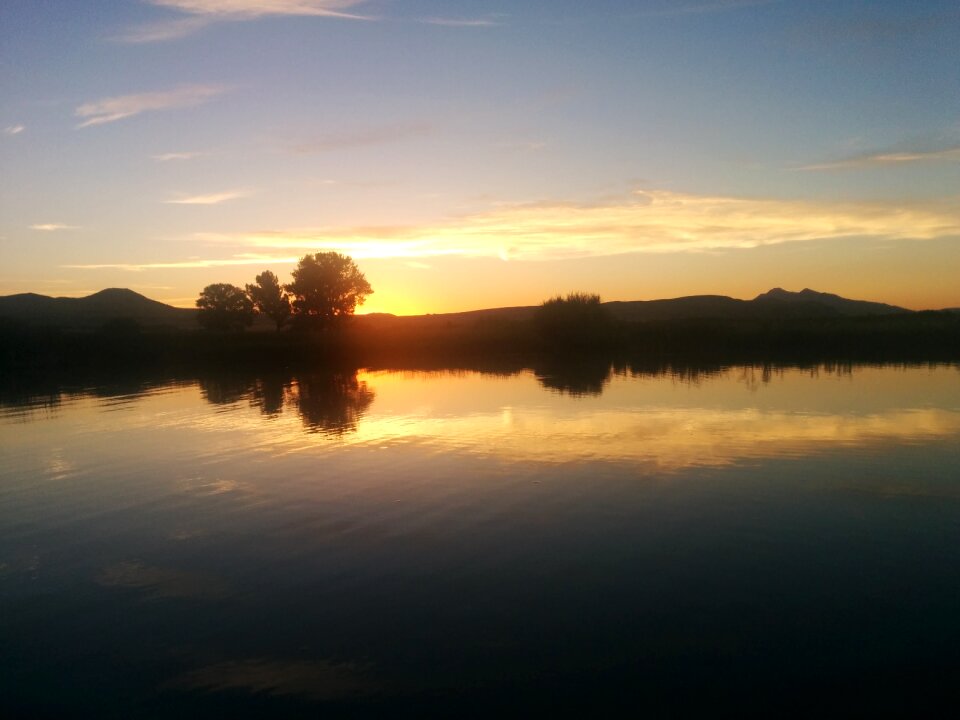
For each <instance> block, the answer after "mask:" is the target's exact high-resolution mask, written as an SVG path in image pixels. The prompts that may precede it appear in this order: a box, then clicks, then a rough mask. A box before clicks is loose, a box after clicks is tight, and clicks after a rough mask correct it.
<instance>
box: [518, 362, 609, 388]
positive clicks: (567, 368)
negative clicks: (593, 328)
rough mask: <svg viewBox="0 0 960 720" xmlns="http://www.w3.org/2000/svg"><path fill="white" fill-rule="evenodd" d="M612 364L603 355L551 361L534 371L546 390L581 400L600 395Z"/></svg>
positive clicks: (540, 365) (541, 364) (607, 379)
mask: <svg viewBox="0 0 960 720" xmlns="http://www.w3.org/2000/svg"><path fill="white" fill-rule="evenodd" d="M610 370H611V363H610V360H609V359H606V358H604V357H603V356H590V355H586V356H580V357H576V358H564V359H558V358H552V359H550V360H548V361H544V362H541V363H538V364H537V366H536V367H534V369H533V374H534V375H536V377H537V380H539V381H540V384H541V385H543V387H545V388H547V389H548V390H555V391H556V392H559V393H562V394H565V395H572V396H573V397H583V396H585V395H600V394H601V393H602V392H603V388H604V387H605V386H606V384H607V383H608V382H609V380H610Z"/></svg>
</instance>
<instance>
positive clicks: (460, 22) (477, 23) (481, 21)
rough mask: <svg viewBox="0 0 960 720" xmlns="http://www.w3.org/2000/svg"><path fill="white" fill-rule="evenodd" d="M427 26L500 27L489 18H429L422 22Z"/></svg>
mask: <svg viewBox="0 0 960 720" xmlns="http://www.w3.org/2000/svg"><path fill="white" fill-rule="evenodd" d="M420 22H421V23H423V24H425V25H441V26H443V27H494V26H496V25H499V24H500V23H498V22H497V21H495V20H491V19H489V18H441V17H428V18H423V19H422V20H420Z"/></svg>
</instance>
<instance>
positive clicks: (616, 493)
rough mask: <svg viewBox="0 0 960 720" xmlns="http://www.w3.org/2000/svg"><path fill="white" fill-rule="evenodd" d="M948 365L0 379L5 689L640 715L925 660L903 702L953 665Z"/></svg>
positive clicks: (268, 703) (216, 706) (93, 707)
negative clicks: (87, 384)
mask: <svg viewBox="0 0 960 720" xmlns="http://www.w3.org/2000/svg"><path fill="white" fill-rule="evenodd" d="M958 380H960V373H958V370H957V368H956V367H947V366H941V367H909V368H893V367H854V368H852V369H851V368H848V369H846V370H840V371H833V370H827V369H824V368H819V369H813V370H810V369H796V368H794V369H785V370H780V371H773V372H769V371H768V372H764V371H763V370H761V369H756V368H731V369H727V370H724V371H720V372H711V373H689V372H686V373H660V374H634V375H631V374H630V373H621V374H613V375H612V376H611V377H609V378H606V377H603V376H601V377H600V378H599V381H598V380H597V378H596V376H595V375H594V376H591V378H589V379H587V380H583V379H577V378H572V379H571V378H569V377H563V376H560V375H558V374H557V373H552V374H551V373H546V372H543V371H541V372H538V373H533V372H530V371H525V372H520V373H515V374H507V375H485V374H480V373H475V372H431V373H423V372H388V371H378V372H372V371H371V372H368V371H364V372H360V373H358V374H354V373H334V374H322V373H312V374H310V373H295V372H291V373H287V374H280V375H275V376H272V377H271V376H256V375H251V376H243V375H235V376H228V377H224V376H220V377H215V378H213V377H211V378H205V379H203V380H201V381H178V382H159V383H153V384H150V385H146V386H144V387H143V388H140V389H138V388H137V387H125V388H112V389H111V388H100V389H92V390H86V391H73V392H60V393H57V392H52V393H51V392H48V393H47V394H46V395H45V396H42V397H34V398H33V399H32V400H26V399H24V398H23V397H21V399H20V400H19V401H16V402H14V401H4V405H3V408H2V413H0V458H2V462H0V528H2V529H0V583H2V587H3V593H2V594H0V618H2V619H0V636H2V637H3V638H4V643H3V644H2V645H3V647H4V649H3V650H2V651H0V663H2V669H3V670H4V671H5V672H6V674H7V676H8V677H10V678H12V679H13V681H14V683H15V684H14V687H15V688H17V690H16V692H15V693H13V694H12V695H10V696H8V697H7V698H6V699H5V700H4V702H6V703H13V705H12V709H13V710H15V711H18V712H19V711H23V710H24V709H25V708H27V709H31V710H33V709H36V708H37V707H40V708H41V709H44V708H45V709H46V710H48V711H50V712H54V713H56V712H61V711H65V710H71V711H72V710H77V709H78V708H80V709H83V710H85V711H88V712H95V713H97V714H109V713H110V712H118V713H121V714H123V713H125V712H126V711H127V710H129V706H128V705H124V703H125V702H126V700H125V698H127V699H129V698H131V697H132V698H136V699H137V702H139V703H141V705H140V707H141V708H145V710H144V713H143V714H145V715H149V714H151V713H155V714H157V715H158V716H162V715H165V714H169V713H174V712H181V711H183V710H184V709H186V708H189V709H191V710H197V709H198V708H201V709H202V708H206V710H208V711H210V712H231V713H234V714H241V715H242V714H244V713H248V714H255V713H256V712H272V713H277V712H280V713H288V712H295V711H296V712H299V711H301V710H302V711H303V712H304V713H305V714H308V715H309V714H310V713H311V712H314V711H315V710H316V708H317V706H318V705H329V704H331V703H333V705H335V706H337V707H341V706H346V705H351V706H352V704H353V703H356V702H361V703H372V705H370V706H369V707H375V708H379V709H381V710H385V711H393V710H396V709H398V708H400V709H408V710H411V711H414V710H416V709H418V708H421V706H420V705H418V703H420V702H439V701H440V700H442V699H443V698H446V699H447V700H451V698H453V699H454V700H453V701H454V702H455V704H457V705H460V703H461V702H464V701H465V700H464V698H467V699H469V702H480V703H481V706H482V707H490V708H493V707H496V706H497V705H498V703H501V702H503V703H512V702H520V703H533V704H536V702H543V699H544V698H545V697H547V698H549V697H555V698H556V699H557V701H558V702H561V701H565V700H570V701H575V700H577V699H578V698H579V699H580V700H583V699H584V698H591V697H593V698H595V697H599V696H603V697H606V698H607V699H611V698H612V699H616V698H621V697H622V698H627V697H632V698H634V700H636V699H637V698H639V697H640V696H639V695H634V694H632V693H640V694H641V695H642V696H643V697H644V698H646V700H644V702H648V703H650V706H651V707H653V708H654V709H656V708H657V707H660V705H658V703H665V704H666V705H665V706H671V703H672V702H674V701H675V697H676V695H675V692H676V689H677V688H678V687H681V686H683V687H690V688H694V689H696V690H697V693H694V694H693V695H691V697H708V696H711V695H710V693H721V694H724V693H725V694H727V695H729V696H730V697H737V696H738V693H744V694H748V693H753V695H752V696H756V693H755V688H756V685H757V683H758V682H760V683H762V682H763V681H769V682H770V685H769V687H771V688H775V687H778V686H777V684H776V683H777V682H780V683H781V686H782V684H783V683H784V682H786V683H787V686H789V687H793V685H792V683H794V682H795V683H799V684H807V685H810V686H817V684H818V683H819V684H820V685H822V686H824V687H826V686H828V685H829V686H831V687H836V686H837V684H838V683H840V685H841V686H842V687H845V688H847V690H848V691H849V693H848V695H849V698H856V697H861V695H860V694H859V693H860V691H861V690H862V688H863V687H864V684H866V685H870V686H875V685H876V686H880V687H887V688H888V692H887V696H885V697H884V698H883V701H884V702H887V703H889V702H893V703H894V706H896V700H897V697H899V696H896V697H891V696H890V693H894V694H895V688H896V687H897V685H896V684H895V683H893V684H891V683H886V684H885V683H884V682H881V680H883V678H887V677H891V676H897V677H901V678H903V677H906V675H904V673H906V674H907V675H909V673H910V672H920V671H921V670H922V672H923V673H924V674H923V678H925V679H924V680H923V681H922V682H920V681H917V682H913V681H911V682H913V684H912V685H909V684H908V685H904V687H905V688H907V689H908V690H909V692H907V691H906V690H905V692H904V693H903V695H902V697H907V696H908V695H909V696H913V695H915V691H916V690H917V688H918V687H921V686H923V684H924V683H928V684H932V683H935V682H939V681H940V680H941V679H942V678H943V677H945V675H944V673H946V672H947V671H948V670H949V668H950V667H956V662H957V661H958V660H960V658H958V657H957V654H958V653H957V652H956V651H955V650H951V648H956V647H958V645H960V643H958V642H952V641H951V638H952V639H953V640H960V622H958V621H957V620H956V618H955V612H954V610H955V606H954V603H953V601H952V599H951V598H955V597H956V595H957V592H958V591H960V579H958V578H957V575H956V572H955V568H956V567H957V566H958V562H960V550H957V549H956V548H957V547H958V546H960V543H957V542H955V541H956V540H957V539H960V538H957V527H958V520H957V518H958V517H960V513H958V507H957V501H958V499H960V488H958V484H957V482H956V480H955V471H956V467H957V466H958V464H960V442H958V439H960V382H958ZM597 390H601V392H597ZM911 668H913V670H911ZM917 668H919V669H920V670H916V669H917ZM784 673H787V676H788V677H792V678H794V680H790V681H787V680H784V679H783V678H784V677H787V676H785V675H784ZM891 673H893V675H891ZM911 677H912V676H911ZM777 678H779V680H777ZM775 680H776V682H774V681H775ZM903 682H906V681H903ZM831 683H832V685H831ZM918 683H919V684H918ZM51 684H53V685H56V687H58V688H59V689H58V691H57V692H55V693H46V692H45V691H44V690H43V688H46V687H49V686H51ZM107 687H111V688H120V689H122V690H123V692H122V693H118V692H108V691H107V689H106V688H107ZM90 688H93V690H92V691H91V690H90ZM720 688H723V689H722V690H721V689H720ZM928 689H929V688H928ZM771 692H773V691H772V690H771ZM698 693H699V694H698ZM881 695H882V693H881ZM771 697H772V696H771ZM878 697H880V696H878ZM438 698H439V700H438ZM537 698H539V701H537V700H536V699H537ZM671 698H674V700H671ZM564 699H565V700H564ZM901 699H902V698H901ZM204 703H208V704H207V705H204ZM278 703H279V704H278ZM284 703H287V704H284ZM483 703H487V705H483ZM490 703H492V705H490ZM344 704H346V705H344ZM364 707H368V706H367V705H364ZM421 709H422V708H421Z"/></svg>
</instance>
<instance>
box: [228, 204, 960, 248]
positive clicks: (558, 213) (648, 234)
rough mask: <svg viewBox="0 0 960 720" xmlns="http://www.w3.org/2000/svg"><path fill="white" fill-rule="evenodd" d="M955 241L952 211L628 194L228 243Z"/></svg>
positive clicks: (956, 218) (957, 221)
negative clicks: (439, 220)
mask: <svg viewBox="0 0 960 720" xmlns="http://www.w3.org/2000/svg"><path fill="white" fill-rule="evenodd" d="M950 236H960V210H958V209H957V208H956V207H955V206H953V207H952V206H948V205H944V206H939V205H919V204H918V205H912V204H907V203H903V204H900V205H897V204H890V203H829V202H811V201H799V200H766V199H750V198H736V197H711V196H701V195H691V194H683V193H674V192H667V191H644V192H637V193H635V194H634V195H633V196H632V197H631V198H628V199H626V200H624V201H621V202H616V203H610V204H597V205H583V204H574V203H544V204H536V205H513V206H509V205H508V206H505V207H500V208H497V209H494V210H492V211H489V212H486V213H481V214H477V215H473V216H469V217H466V218H463V219H460V220H458V221H456V222H448V223H444V224H440V225H435V226H426V227H373V228H346V229H342V228H340V229H332V230H329V229H327V230H317V231H310V230H307V231H299V230H291V231H275V232H266V233H254V234H245V235H242V236H239V237H236V238H235V240H236V242H237V243H238V244H239V245H242V246H246V247H252V248H257V249H259V250H261V251H263V250H288V251H289V250H298V251H303V250H310V249H317V250H338V251H341V252H347V253H348V254H350V255H353V256H354V257H358V258H374V257H399V258H405V259H409V258H419V257H430V256H442V255H460V256H468V257H483V256H487V257H500V258H502V259H518V260H551V259H570V258H578V257H591V256H601V255H619V254H624V253H638V252H647V253H668V252H691V251H696V252H703V251H711V250H725V249H741V248H754V247H761V246H766V245H775V244H781V243H787V242H803V241H813V240H837V239H843V238H852V237H872V238H878V239H884V240H905V239H915V240H924V239H935V238H939V237H950Z"/></svg>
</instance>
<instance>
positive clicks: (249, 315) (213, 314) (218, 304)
mask: <svg viewBox="0 0 960 720" xmlns="http://www.w3.org/2000/svg"><path fill="white" fill-rule="evenodd" d="M197 308H198V309H199V312H198V313H197V320H198V321H199V323H200V324H201V325H203V326H204V327H205V328H206V329H207V330H243V328H245V327H247V326H248V325H250V324H251V323H252V322H253V303H252V302H251V300H250V298H249V297H247V294H246V293H245V292H244V291H243V289H242V288H238V287H237V286H236V285H230V284H229V283H215V284H213V285H207V286H206V287H205V288H204V289H203V291H202V292H201V293H200V297H198V298H197Z"/></svg>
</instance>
